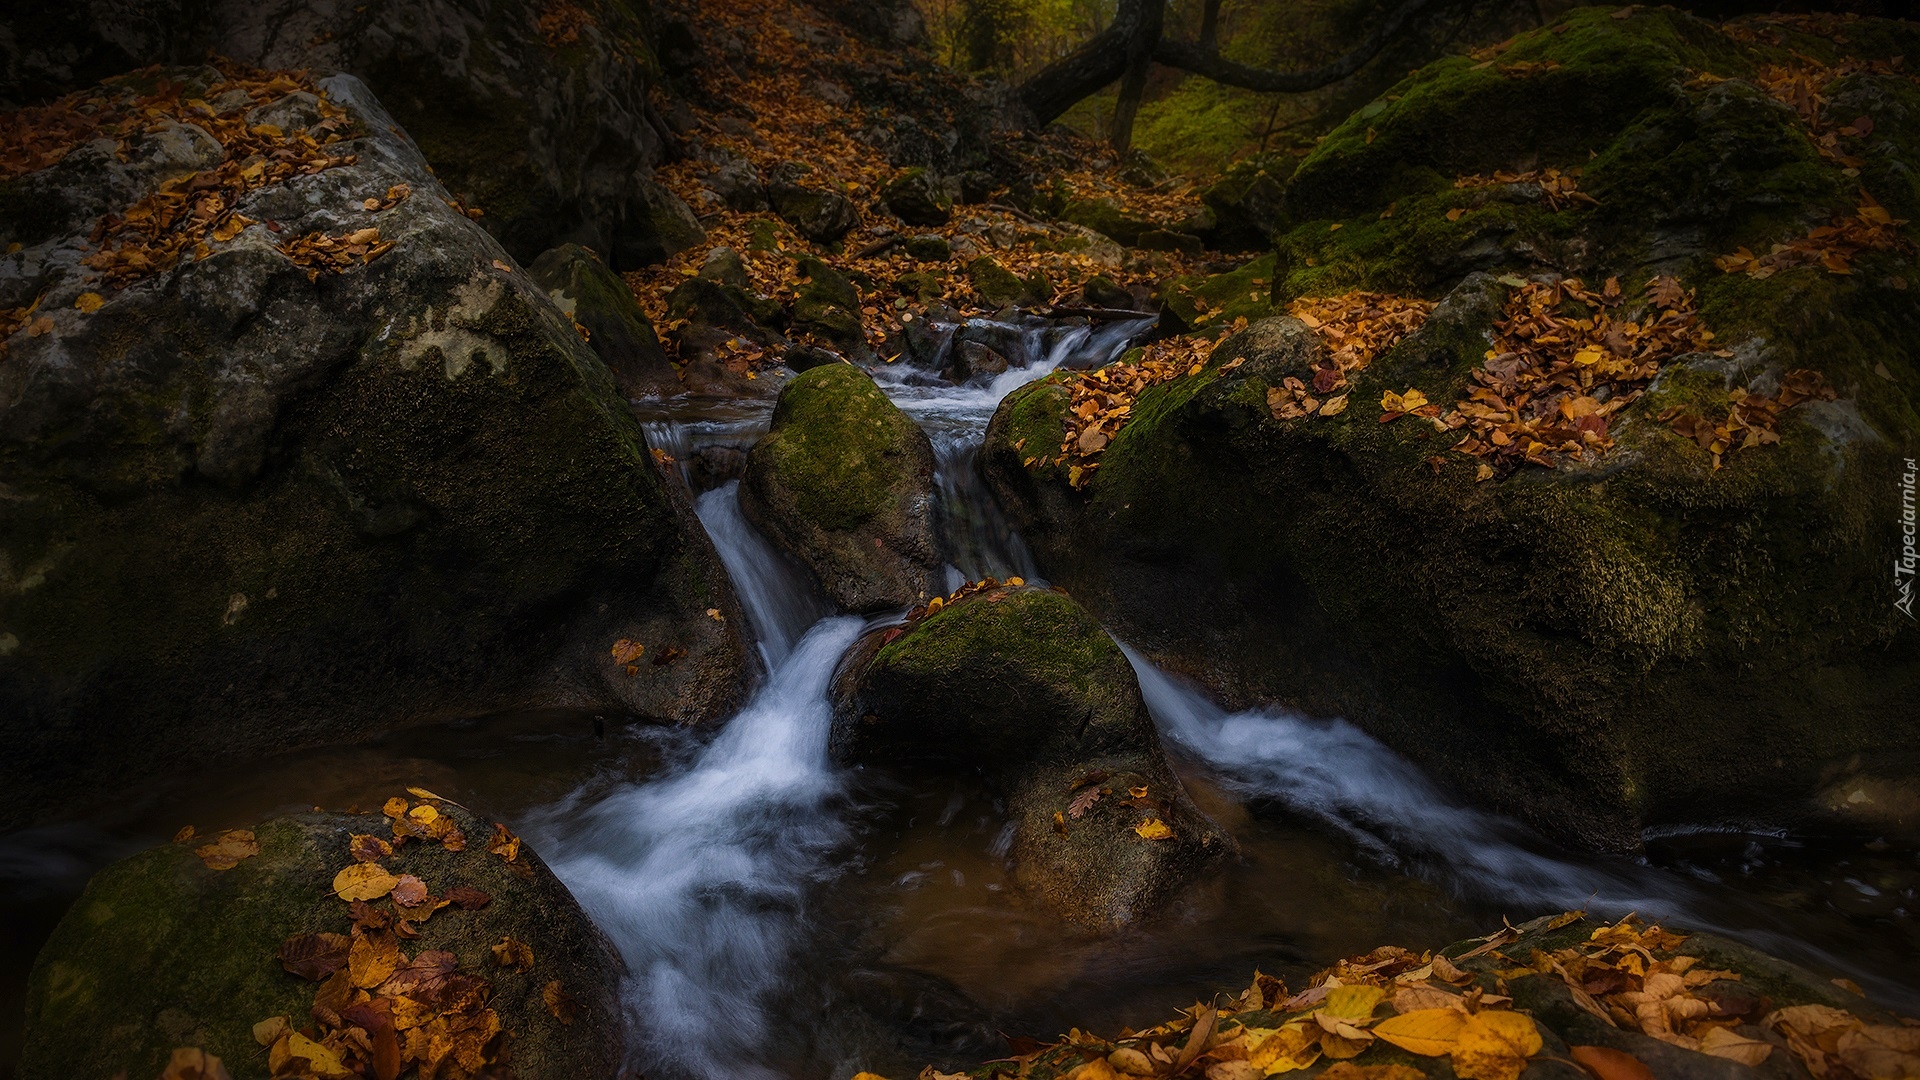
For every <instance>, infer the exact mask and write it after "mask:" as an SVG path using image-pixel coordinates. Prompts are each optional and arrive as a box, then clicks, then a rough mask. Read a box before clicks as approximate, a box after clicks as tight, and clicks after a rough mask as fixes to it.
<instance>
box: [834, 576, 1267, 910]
mask: <svg viewBox="0 0 1920 1080" xmlns="http://www.w3.org/2000/svg"><path fill="white" fill-rule="evenodd" d="M835 685H836V695H837V699H838V700H837V712H836V719H835V725H834V732H833V749H834V753H835V755H836V756H837V757H839V758H840V759H841V760H844V761H849V762H858V763H862V764H874V765H888V766H898V765H917V766H921V767H930V768H934V769H939V770H950V771H959V772H967V773H973V772H976V771H977V772H979V773H980V774H982V775H984V776H985V777H986V778H987V779H988V781H989V783H991V784H992V785H993V786H994V787H995V789H996V790H998V791H999V792H1000V793H1001V794H1002V795H1003V796H1004V797H1005V798H1006V799H1007V807H1008V812H1009V814H1010V815H1011V816H1012V818H1013V822H1014V845H1013V858H1014V868H1015V880H1016V881H1018V882H1019V884H1020V886H1021V887H1022V888H1023V889H1025V890H1027V891H1028V892H1030V893H1031V894H1033V895H1034V896H1035V897H1036V898H1038V899H1040V900H1041V901H1042V902H1044V903H1045V904H1047V905H1048V906H1049V907H1051V908H1052V909H1053V910H1055V911H1057V912H1059V913H1061V914H1062V915H1064V916H1065V917H1067V918H1069V919H1072V920H1073V921H1075V922H1078V923H1081V924H1084V925H1087V926H1091V927H1095V928H1098V929H1103V930H1110V929H1115V928H1118V927H1121V926H1124V925H1127V924H1129V923H1133V922H1136V921H1138V920H1140V919H1142V918H1146V917H1148V916H1150V915H1152V914H1153V913H1154V912H1155V911H1157V910H1158V909H1159V908H1161V907H1162V906H1163V905H1164V904H1166V902H1167V901H1169V900H1171V899H1172V898H1173V897H1174V896H1175V895H1176V894H1177V893H1178V892H1179V890H1180V889H1181V887H1182V886H1184V885H1185V884H1187V883H1188V882H1189V881H1190V880H1192V877H1193V875H1195V874H1196V873H1198V872H1199V871H1200V869H1201V868H1203V867H1204V866H1205V865H1206V864H1207V862H1208V861H1210V860H1211V859H1213V858H1216V857H1218V856H1220V855H1224V854H1226V853H1227V852H1228V851H1229V850H1231V848H1232V840H1231V839H1230V838H1229V837H1228V836H1227V835H1226V834H1225V833H1223V832H1222V831H1221V830H1220V829H1219V828H1218V827H1217V826H1216V825H1214V823H1213V822H1212V821H1210V820H1208V819H1207V818H1206V817H1205V816H1204V815H1202V814H1201V813H1200V812H1199V811H1198V810H1196V809H1195V808H1194V807H1193V804H1192V802H1191V800H1190V799H1189V798H1188V797H1187V794H1186V790H1185V789H1184V788H1183V787H1182V786H1181V784H1180V781H1179V779H1178V778H1177V777H1175V775H1174V774H1173V771H1172V770H1171V769H1170V768H1169V767H1168V766H1167V763H1166V759H1165V755H1164V754H1163V753H1162V751H1161V749H1160V744H1159V740H1158V737H1157V736H1156V734H1155V732H1154V728H1153V721H1152V720H1151V719H1150V718H1149V717H1148V715H1147V709H1146V704H1145V702H1143V701H1142V700H1141V696H1140V686H1139V683H1138V682H1137V681H1136V680H1135V679H1134V675H1133V668H1132V666H1131V665H1129V664H1128V662H1127V658H1126V656H1125V654H1123V653H1121V651H1120V648H1119V646H1117V645H1115V644H1114V642H1113V639H1112V638H1110V637H1108V636H1107V632H1106V631H1105V630H1104V629H1102V628H1101V626H1100V624H1099V623H1098V622H1096V621H1094V619H1093V617H1092V616H1090V615H1088V614H1087V613H1086V612H1085V611H1084V610H1082V609H1081V607H1080V606H1079V605H1078V604H1075V603H1074V602H1073V601H1072V600H1070V599H1068V598H1067V597H1065V596H1063V595H1061V594H1059V593H1057V592H1053V591H1051V590H1047V589H1039V588H1033V587H999V588H993V589H988V590H986V591H984V592H981V593H977V594H975V595H972V596H969V597H967V598H966V599H963V600H960V601H958V602H956V603H953V604H949V605H946V606H944V607H942V608H941V609H940V610H938V611H936V612H934V613H932V614H930V615H927V616H925V617H924V618H922V619H920V620H918V621H917V622H914V623H912V624H910V625H909V626H908V627H907V628H906V630H905V632H904V633H901V632H900V631H899V630H898V629H897V628H896V629H891V630H882V631H878V632H876V633H875V634H873V635H870V636H869V637H868V638H867V639H865V640H864V641H863V642H862V643H861V644H859V645H856V646H855V647H854V649H853V650H852V651H850V652H849V654H848V659H847V660H846V661H845V663H844V666H843V668H842V671H841V672H840V674H839V676H838V677H837V679H836V684H835Z"/></svg>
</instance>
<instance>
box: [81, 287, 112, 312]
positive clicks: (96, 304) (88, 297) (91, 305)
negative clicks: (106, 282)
mask: <svg viewBox="0 0 1920 1080" xmlns="http://www.w3.org/2000/svg"><path fill="white" fill-rule="evenodd" d="M106 302H107V301H106V298H105V297H103V296H101V295H100V294H99V293H97V292H83V293H81V294H80V295H79V297H78V298H76V299H75V300H74V302H73V306H74V307H77V308H79V309H80V310H81V311H82V312H84V313H86V314H88V315H91V314H93V313H94V312H96V311H99V310H100V305H102V304H104V303H106Z"/></svg>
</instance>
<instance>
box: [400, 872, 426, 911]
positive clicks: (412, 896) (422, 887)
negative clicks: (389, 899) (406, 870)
mask: <svg viewBox="0 0 1920 1080" xmlns="http://www.w3.org/2000/svg"><path fill="white" fill-rule="evenodd" d="M426 899H427V883H426V882H424V881H421V880H420V879H419V878H417V877H414V876H413V875H412V874H401V875H400V878H399V880H398V881H397V882H395V884H394V886H393V902H394V903H396V904H402V905H405V906H407V907H418V906H420V905H421V904H423V903H425V902H426Z"/></svg>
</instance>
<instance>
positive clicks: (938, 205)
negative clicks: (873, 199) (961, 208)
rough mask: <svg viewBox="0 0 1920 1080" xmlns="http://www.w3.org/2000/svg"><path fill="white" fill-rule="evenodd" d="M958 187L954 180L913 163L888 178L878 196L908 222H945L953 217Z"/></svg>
mask: <svg viewBox="0 0 1920 1080" xmlns="http://www.w3.org/2000/svg"><path fill="white" fill-rule="evenodd" d="M959 188H960V185H959V184H958V183H957V182H955V181H954V180H952V179H950V178H948V177H943V176H936V175H935V174H933V173H930V172H928V171H927V170H926V169H923V168H919V167H917V166H916V167H915V168H911V169H908V170H906V171H905V172H903V173H901V174H900V175H899V176H896V177H894V178H893V179H892V180H889V181H888V182H887V185H886V187H884V188H882V189H880V199H881V201H882V202H885V203H886V204H887V209H889V210H891V211H893V216H895V217H897V218H899V219H900V220H901V221H904V222H906V223H907V224H909V225H922V226H931V225H945V224H946V223H947V222H948V220H950V219H951V218H952V217H953V201H954V199H955V198H957V197H958V196H959V194H960V191H959Z"/></svg>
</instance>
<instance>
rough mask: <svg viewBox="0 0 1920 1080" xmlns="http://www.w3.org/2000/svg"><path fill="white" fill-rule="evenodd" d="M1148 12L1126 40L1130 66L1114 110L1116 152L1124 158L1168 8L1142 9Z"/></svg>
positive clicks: (1161, 5)
mask: <svg viewBox="0 0 1920 1080" xmlns="http://www.w3.org/2000/svg"><path fill="white" fill-rule="evenodd" d="M1143 6H1144V7H1145V8H1146V10H1145V11H1144V12H1142V18H1141V19H1140V21H1139V23H1138V25H1136V26H1135V27H1134V29H1133V35H1132V36H1131V37H1129V38H1128V39H1127V54H1126V60H1127V66H1126V71H1125V73H1124V74H1122V75H1121V76H1120V99H1119V101H1117V102H1115V103H1114V106H1113V132H1112V136H1111V142H1112V144H1113V149H1114V150H1115V151H1116V152H1118V153H1120V154H1122V155H1124V154H1125V153H1126V152H1127V150H1128V148H1129V147H1131V146H1132V145H1133V120H1134V117H1136V116H1138V115H1139V113H1140V99H1141V98H1142V97H1144V96H1145V95H1146V92H1147V69H1148V68H1149V67H1150V66H1151V65H1152V63H1153V50H1154V46H1156V45H1158V44H1159V43H1160V31H1161V28H1162V26H1163V25H1164V24H1165V20H1166V11H1167V8H1166V4H1165V3H1162V2H1154V3H1149V4H1146V5H1143Z"/></svg>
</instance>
